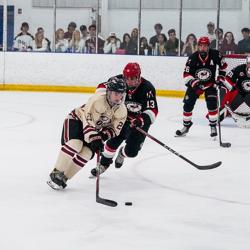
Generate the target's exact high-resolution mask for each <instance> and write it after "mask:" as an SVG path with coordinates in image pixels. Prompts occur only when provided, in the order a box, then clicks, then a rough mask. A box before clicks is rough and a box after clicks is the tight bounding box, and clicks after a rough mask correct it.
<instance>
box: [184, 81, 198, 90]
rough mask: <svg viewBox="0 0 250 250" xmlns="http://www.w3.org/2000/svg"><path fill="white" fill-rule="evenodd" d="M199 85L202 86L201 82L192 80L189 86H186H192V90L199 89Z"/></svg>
mask: <svg viewBox="0 0 250 250" xmlns="http://www.w3.org/2000/svg"><path fill="white" fill-rule="evenodd" d="M199 84H200V81H199V80H198V79H192V80H190V81H189V82H188V83H187V84H186V86H187V87H188V86H190V87H191V88H193V89H194V88H195V87H197V86H199Z"/></svg>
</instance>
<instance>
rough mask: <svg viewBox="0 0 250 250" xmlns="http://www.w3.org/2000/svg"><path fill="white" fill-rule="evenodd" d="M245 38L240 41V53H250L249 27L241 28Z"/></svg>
mask: <svg viewBox="0 0 250 250" xmlns="http://www.w3.org/2000/svg"><path fill="white" fill-rule="evenodd" d="M241 33H242V36H243V39H242V40H240V41H239V42H238V49H239V53H240V54H248V55H249V54H250V36H249V33H250V30H249V28H243V29H242V30H241Z"/></svg>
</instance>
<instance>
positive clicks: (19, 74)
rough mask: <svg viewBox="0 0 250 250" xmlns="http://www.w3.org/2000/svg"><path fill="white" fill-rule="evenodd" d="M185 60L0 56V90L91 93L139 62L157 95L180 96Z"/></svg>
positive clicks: (54, 55)
mask: <svg viewBox="0 0 250 250" xmlns="http://www.w3.org/2000/svg"><path fill="white" fill-rule="evenodd" d="M186 59H187V58H186V57H165V56H164V57H153V56H127V55H95V54H67V53H66V54H58V53H35V52H34V53H32V52H30V53H22V52H6V53H0V72H1V73H0V74H1V75H0V82H1V83H2V84H1V90H31V91H39V90H40V91H66V92H67V91H69V92H93V91H94V89H95V87H96V85H97V84H98V83H100V82H103V81H106V80H107V79H108V78H109V77H110V76H113V75H116V74H120V73H122V69H123V67H124V66H125V65H126V64H127V63H128V62H138V63H139V64H140V65H141V68H142V76H144V77H145V78H147V79H148V80H150V81H151V82H152V83H153V84H154V85H155V87H156V89H157V91H158V95H163V96H180V95H183V90H185V86H184V83H183V79H182V73H183V69H184V66H185V62H186Z"/></svg>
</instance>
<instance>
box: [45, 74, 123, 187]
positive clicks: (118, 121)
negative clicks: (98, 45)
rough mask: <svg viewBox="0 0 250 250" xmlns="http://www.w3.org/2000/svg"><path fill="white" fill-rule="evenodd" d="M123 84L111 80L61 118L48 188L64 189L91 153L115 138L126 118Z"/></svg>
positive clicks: (101, 148) (117, 80) (92, 154)
mask: <svg viewBox="0 0 250 250" xmlns="http://www.w3.org/2000/svg"><path fill="white" fill-rule="evenodd" d="M125 97H126V84H125V82H124V80H123V79H118V78H115V77H114V78H111V79H110V80H109V82H108V83H107V90H106V92H104V93H96V94H95V95H93V96H92V97H91V98H90V99H89V100H88V102H87V103H86V104H85V105H83V106H81V107H79V108H76V109H74V110H73V111H72V112H71V113H70V114H69V115H68V116H67V117H66V119H65V121H64V126H63V131H62V139H61V143H62V147H61V150H60V152H59V156H58V159H57V161H56V164H55V167H54V169H53V171H52V172H51V173H50V179H49V180H48V182H47V183H48V185H49V186H50V187H51V188H53V189H56V190H59V189H64V188H65V187H66V186H67V184H66V182H67V180H68V179H71V178H72V177H73V176H74V175H75V174H76V173H77V172H78V171H79V170H81V169H82V168H83V167H84V166H85V164H86V163H87V162H88V161H89V160H90V159H92V158H93V156H94V154H95V152H97V151H102V150H103V144H104V142H105V141H106V140H108V139H110V138H113V137H115V136H118V135H119V134H120V131H121V129H122V127H123V125H124V123H125V121H126V119H127V109H126V106H125V104H124V100H125Z"/></svg>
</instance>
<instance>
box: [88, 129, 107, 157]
mask: <svg viewBox="0 0 250 250" xmlns="http://www.w3.org/2000/svg"><path fill="white" fill-rule="evenodd" d="M89 141H90V148H91V150H92V151H93V152H97V151H103V147H104V145H103V142H102V137H101V135H100V134H99V133H98V134H93V135H90V136H89Z"/></svg>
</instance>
